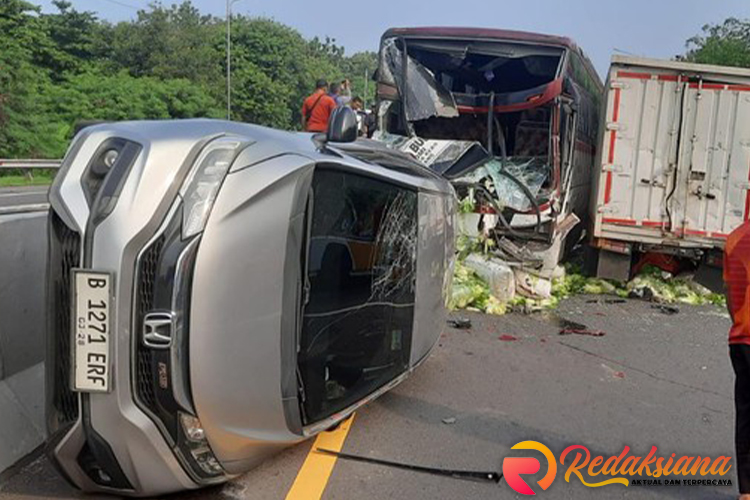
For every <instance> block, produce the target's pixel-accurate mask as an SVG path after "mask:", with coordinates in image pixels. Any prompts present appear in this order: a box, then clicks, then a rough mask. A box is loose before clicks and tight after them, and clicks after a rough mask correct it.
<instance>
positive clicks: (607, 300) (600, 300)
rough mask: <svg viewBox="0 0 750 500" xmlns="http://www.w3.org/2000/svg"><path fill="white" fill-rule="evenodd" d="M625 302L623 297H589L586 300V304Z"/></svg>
mask: <svg viewBox="0 0 750 500" xmlns="http://www.w3.org/2000/svg"><path fill="white" fill-rule="evenodd" d="M625 302H627V300H625V299H589V300H587V301H586V303H587V304H624V303H625Z"/></svg>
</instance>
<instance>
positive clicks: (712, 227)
mask: <svg viewBox="0 0 750 500" xmlns="http://www.w3.org/2000/svg"><path fill="white" fill-rule="evenodd" d="M682 85H683V87H684V92H685V99H684V117H683V124H682V130H681V138H680V155H679V163H678V168H677V170H676V176H675V178H674V182H675V185H674V186H673V189H674V194H673V196H672V198H671V199H670V200H669V207H670V212H671V213H673V214H674V220H673V221H672V231H673V232H674V233H675V235H676V236H680V237H683V238H685V239H688V240H694V239H722V238H725V237H726V235H727V234H728V233H730V232H731V231H732V230H733V229H734V228H736V227H737V226H738V225H740V224H741V223H742V222H743V221H744V220H747V218H748V209H749V208H750V203H749V202H750V198H749V197H748V187H750V185H749V184H748V180H749V179H750V177H749V176H748V174H749V173H750V86H740V85H732V84H729V83H721V82H717V81H709V82H707V81H705V80H704V79H703V78H701V77H699V78H697V79H691V81H689V82H685V83H683V84H682Z"/></svg>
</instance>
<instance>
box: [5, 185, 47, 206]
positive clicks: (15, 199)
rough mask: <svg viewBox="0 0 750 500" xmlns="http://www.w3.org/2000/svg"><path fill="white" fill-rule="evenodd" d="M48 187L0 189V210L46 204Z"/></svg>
mask: <svg viewBox="0 0 750 500" xmlns="http://www.w3.org/2000/svg"><path fill="white" fill-rule="evenodd" d="M48 189H49V188H48V186H23V187H8V188H0V209H4V208H12V207H22V206H28V205H38V204H41V203H47V191H48Z"/></svg>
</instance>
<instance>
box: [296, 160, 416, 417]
mask: <svg viewBox="0 0 750 500" xmlns="http://www.w3.org/2000/svg"><path fill="white" fill-rule="evenodd" d="M310 211H311V213H310V214H309V217H310V223H309V225H310V226H311V227H310V229H309V244H308V255H307V266H306V269H307V271H306V273H305V274H306V276H305V278H306V281H307V284H308V285H307V287H306V288H308V290H309V294H308V297H307V302H306V305H305V306H304V310H303V319H302V332H301V337H300V345H299V355H298V363H299V371H300V377H301V382H302V389H303V391H304V394H305V397H304V403H303V410H304V415H305V417H306V421H307V423H314V422H317V421H319V420H321V419H324V418H326V417H328V416H330V415H332V414H334V413H336V412H338V411H341V410H343V409H345V408H347V407H348V406H350V405H352V404H354V403H356V402H357V401H359V400H361V399H362V398H363V397H365V396H367V395H368V394H370V393H372V392H373V391H374V390H376V389H377V388H379V387H381V386H383V385H384V384H386V383H388V382H390V381H391V380H393V379H394V378H395V377H396V376H398V375H399V374H400V373H403V372H404V371H405V370H406V369H407V367H408V364H409V354H410V349H411V337H412V329H413V325H414V301H415V286H416V285H415V284H416V254H417V246H416V242H417V193H416V192H415V191H411V190H407V189H404V188H401V187H398V186H396V185H394V184H390V183H386V182H383V181H379V180H375V179H372V178H368V177H363V176H360V175H354V174H350V173H346V172H342V171H337V170H325V169H320V170H318V171H317V172H316V173H315V175H314V177H313V193H312V202H311V208H310Z"/></svg>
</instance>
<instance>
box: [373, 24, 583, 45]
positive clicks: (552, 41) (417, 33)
mask: <svg viewBox="0 0 750 500" xmlns="http://www.w3.org/2000/svg"><path fill="white" fill-rule="evenodd" d="M394 36H406V37H423V36H427V37H432V36H437V37H447V38H485V39H497V40H509V41H519V42H526V43H538V44H543V45H557V46H561V47H567V48H569V49H573V50H577V49H578V46H577V45H576V43H575V42H574V41H573V40H572V39H570V38H568V37H565V36H556V35H543V34H541V33H530V32H526V31H514V30H501V29H494V28H462V27H445V26H442V27H440V26H434V27H420V28H390V29H389V30H387V31H386V32H385V33H384V34H383V38H391V37H394Z"/></svg>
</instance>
